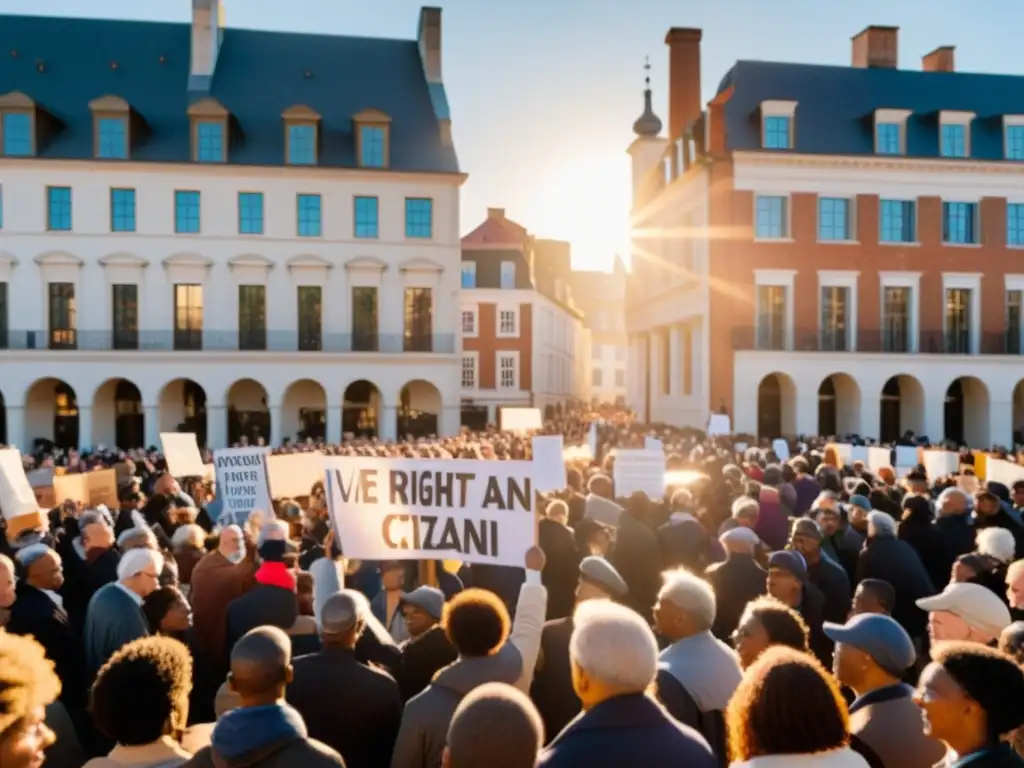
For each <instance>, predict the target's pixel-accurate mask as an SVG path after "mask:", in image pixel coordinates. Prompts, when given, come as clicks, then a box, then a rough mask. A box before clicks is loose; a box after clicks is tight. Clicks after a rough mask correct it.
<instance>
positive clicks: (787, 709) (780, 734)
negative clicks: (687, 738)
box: [725, 646, 868, 768]
mask: <svg viewBox="0 0 1024 768" xmlns="http://www.w3.org/2000/svg"><path fill="white" fill-rule="evenodd" d="M725 720H726V727H727V729H728V732H729V757H730V759H731V760H732V763H730V765H732V766H733V768H798V767H799V766H813V768H868V764H867V762H866V761H865V760H864V758H862V757H861V756H860V755H858V754H857V753H856V752H854V751H853V750H852V749H850V746H849V745H850V731H849V714H848V712H847V709H846V702H844V701H843V697H842V694H841V693H840V692H839V686H838V685H837V684H836V682H835V680H834V679H833V678H832V677H831V676H830V675H829V674H828V672H826V671H825V669H824V668H823V667H822V666H821V664H820V663H818V661H817V660H816V659H815V658H814V657H813V656H810V655H809V654H806V653H801V652H800V651H797V650H794V649H792V648H787V647H784V646H773V647H771V648H769V649H768V650H766V651H765V652H764V653H762V654H761V656H760V657H759V658H758V660H757V661H756V662H754V664H753V665H752V666H751V667H750V668H749V669H747V671H746V673H745V674H744V677H743V681H742V682H741V683H740V685H739V688H737V689H736V693H734V694H733V697H732V699H731V700H730V701H729V707H728V709H727V710H726V716H725Z"/></svg>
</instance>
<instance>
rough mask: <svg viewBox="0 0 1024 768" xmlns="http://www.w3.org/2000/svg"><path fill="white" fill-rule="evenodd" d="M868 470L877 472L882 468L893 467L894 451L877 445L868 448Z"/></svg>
mask: <svg viewBox="0 0 1024 768" xmlns="http://www.w3.org/2000/svg"><path fill="white" fill-rule="evenodd" d="M867 463H868V469H870V470H871V471H872V472H877V471H878V470H880V469H881V468H882V467H891V466H892V451H891V450H890V449H888V448H880V447H879V446H877V445H871V446H868V462H867Z"/></svg>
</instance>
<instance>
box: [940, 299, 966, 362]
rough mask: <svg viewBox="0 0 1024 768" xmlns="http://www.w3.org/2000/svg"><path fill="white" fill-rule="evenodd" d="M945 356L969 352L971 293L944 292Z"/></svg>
mask: <svg viewBox="0 0 1024 768" xmlns="http://www.w3.org/2000/svg"><path fill="white" fill-rule="evenodd" d="M945 331H946V344H945V349H946V353H947V354H951V355H967V354H970V352H971V291H970V289H969V288H950V289H948V290H947V291H946V328H945Z"/></svg>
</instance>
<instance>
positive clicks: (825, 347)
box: [821, 285, 850, 352]
mask: <svg viewBox="0 0 1024 768" xmlns="http://www.w3.org/2000/svg"><path fill="white" fill-rule="evenodd" d="M849 298H850V290H849V289H848V288H844V287H840V286H834V285H828V286H822V289H821V349H822V351H825V352H845V351H846V350H847V344H846V333H847V328H848V327H849V319H850V317H849V312H850V302H849Z"/></svg>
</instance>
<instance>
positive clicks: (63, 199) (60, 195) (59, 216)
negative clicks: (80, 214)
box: [46, 187, 71, 232]
mask: <svg viewBox="0 0 1024 768" xmlns="http://www.w3.org/2000/svg"><path fill="white" fill-rule="evenodd" d="M46 201H47V211H46V228H47V229H48V230H50V231H51V232H70V231H71V187H47V188H46Z"/></svg>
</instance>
